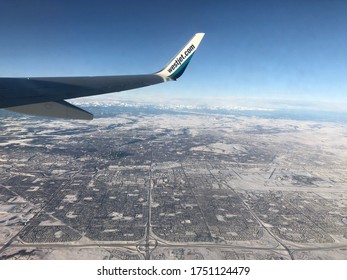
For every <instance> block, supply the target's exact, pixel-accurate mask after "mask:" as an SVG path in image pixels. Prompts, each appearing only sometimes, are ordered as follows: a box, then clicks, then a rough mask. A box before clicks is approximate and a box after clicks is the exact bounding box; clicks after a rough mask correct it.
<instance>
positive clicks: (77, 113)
mask: <svg viewBox="0 0 347 280" xmlns="http://www.w3.org/2000/svg"><path fill="white" fill-rule="evenodd" d="M6 109H7V110H9V111H12V112H16V113H21V114H28V115H33V116H42V117H52V118H63V119H74V120H92V119H93V114H91V113H89V112H87V111H85V110H83V109H81V108H78V107H76V106H74V105H72V104H70V103H68V102H66V101H57V102H43V103H37V104H30V105H22V106H15V107H8V108H6Z"/></svg>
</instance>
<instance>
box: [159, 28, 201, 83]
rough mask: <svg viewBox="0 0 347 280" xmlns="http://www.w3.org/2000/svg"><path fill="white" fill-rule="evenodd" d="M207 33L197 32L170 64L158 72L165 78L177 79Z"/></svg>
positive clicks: (168, 79)
mask: <svg viewBox="0 0 347 280" xmlns="http://www.w3.org/2000/svg"><path fill="white" fill-rule="evenodd" d="M204 35H205V33H196V34H195V35H194V37H193V38H192V39H191V40H190V41H189V42H188V43H187V44H186V45H185V46H184V47H183V49H182V50H181V51H180V52H179V53H178V54H177V55H176V56H175V57H174V58H173V59H172V60H171V61H170V62H169V64H168V65H167V66H166V67H165V68H164V69H162V70H161V71H159V72H157V73H156V74H157V75H159V76H161V77H163V78H164V79H165V80H167V81H170V80H177V79H178V78H179V77H181V76H182V74H183V72H184V70H186V68H187V66H188V63H189V61H190V60H191V58H192V57H193V54H194V53H195V51H196V50H197V49H198V46H199V44H200V42H201V40H202V38H203V37H204Z"/></svg>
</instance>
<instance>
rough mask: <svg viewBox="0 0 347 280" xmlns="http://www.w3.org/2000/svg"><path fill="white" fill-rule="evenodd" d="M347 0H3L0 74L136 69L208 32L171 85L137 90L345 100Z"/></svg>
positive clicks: (157, 64)
mask: <svg viewBox="0 0 347 280" xmlns="http://www.w3.org/2000/svg"><path fill="white" fill-rule="evenodd" d="M346 15H347V2H346V1H342V0H341V1H337V0H326V1H323V0H315V1H313V0H311V1H308V0H300V1H298V0H287V1H281V0H274V1H266V0H264V1H261V0H215V1H212V0H211V1H204V0H200V1H196V0H191V1H187V0H185V1H182V0H175V1H163V0H161V1H150V0H147V1H138V0H127V1H103V0H100V1H88V0H84V1H73V0H71V1H65V0H61V1H43V0H40V1H39V0H32V1H24V0H23V1H19V0H11V1H1V2H0V34H1V41H0V58H1V59H0V61H1V63H0V76H3V77H5V76H7V77H9V76H56V75H58V76H72V75H74V76H75V75H112V74H140V73H149V72H155V71H157V70H159V69H161V68H162V67H163V66H164V65H165V64H166V63H167V62H168V61H169V60H170V59H171V58H172V57H173V55H175V54H176V53H177V51H178V50H179V49H180V48H181V47H182V46H183V45H184V44H185V43H186V42H187V41H188V40H189V39H190V38H191V37H192V35H193V34H194V33H196V32H205V33H206V36H205V38H204V40H203V42H202V44H201V45H200V47H199V50H198V52H197V53H196V54H195V56H194V58H193V59H192V62H191V64H190V65H189V66H188V69H187V71H186V73H185V74H184V75H183V76H182V78H181V79H180V80H179V81H178V82H175V83H167V84H162V85H158V86H154V87H150V88H144V89H138V90H136V91H137V92H138V93H142V94H146V93H149V94H150V93H155V94H158V93H165V94H179V95H182V96H189V97H194V98H201V97H213V96H217V97H218V98H223V97H224V96H226V97H236V98H245V99H246V98H275V99H299V100H301V99H302V100H311V99H314V100H328V101H331V102H336V103H340V102H347V75H346V74H347V66H346V63H347V32H346V30H347V17H346Z"/></svg>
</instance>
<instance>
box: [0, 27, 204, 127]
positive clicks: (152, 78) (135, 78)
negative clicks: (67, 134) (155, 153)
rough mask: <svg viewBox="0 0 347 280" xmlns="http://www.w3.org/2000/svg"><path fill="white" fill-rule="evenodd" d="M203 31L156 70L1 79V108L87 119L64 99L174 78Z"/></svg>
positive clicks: (88, 115)
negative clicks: (106, 74)
mask: <svg viewBox="0 0 347 280" xmlns="http://www.w3.org/2000/svg"><path fill="white" fill-rule="evenodd" d="M203 37H204V33H197V34H195V35H194V37H193V38H192V39H191V40H190V41H189V42H188V43H187V44H186V45H185V46H184V47H183V49H182V50H181V51H180V52H179V53H178V54H177V55H176V56H175V57H174V58H173V59H172V60H171V61H170V62H169V63H168V65H167V66H166V67H164V68H163V69H162V70H160V71H159V72H156V73H153V74H144V75H124V76H95V77H45V78H0V95H1V99H0V108H4V109H7V110H11V111H15V112H18V113H23V114H30V115H38V116H47V117H58V118H68V119H83V120H86V119H88V120H90V119H92V118H93V115H92V114H90V113H88V112H86V111H84V110H82V109H80V108H78V107H76V106H74V105H72V104H70V103H68V102H66V101H65V99H71V98H78V97H83V96H91V95H99V94H105V93H111V92H119V91H124V90H130V89H135V88H140V87H146V86H151V85H155V84H159V83H163V82H167V81H174V80H177V79H178V78H179V77H180V76H181V75H182V74H183V72H184V71H185V69H186V67H187V65H188V63H189V61H190V60H191V58H192V56H193V54H194V53H195V51H196V50H197V48H198V46H199V44H200V42H201V40H202V38H203Z"/></svg>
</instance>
